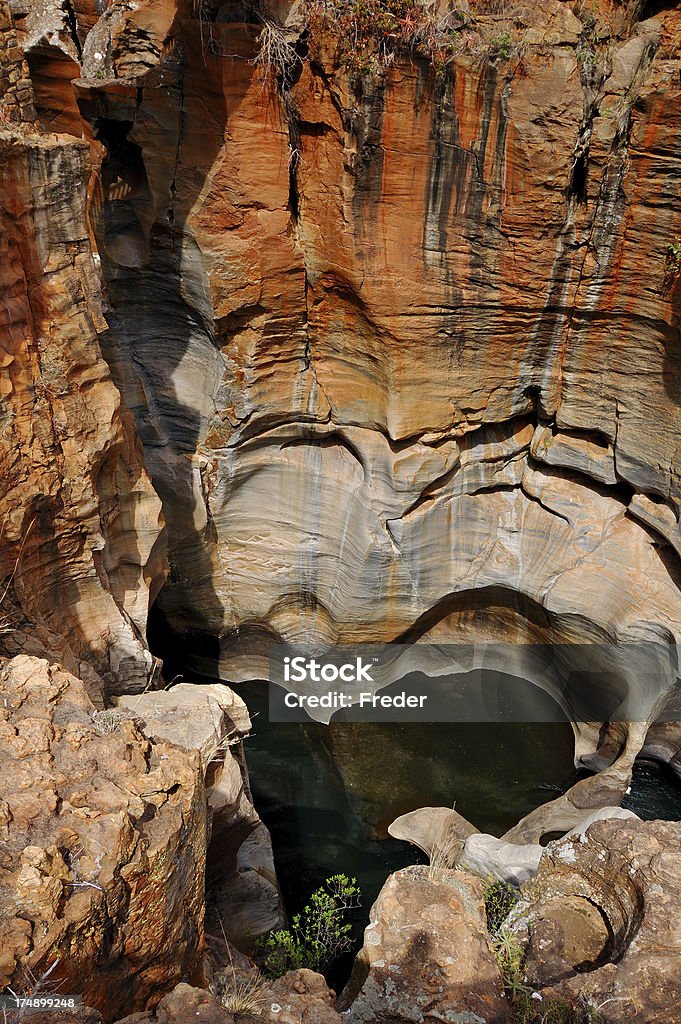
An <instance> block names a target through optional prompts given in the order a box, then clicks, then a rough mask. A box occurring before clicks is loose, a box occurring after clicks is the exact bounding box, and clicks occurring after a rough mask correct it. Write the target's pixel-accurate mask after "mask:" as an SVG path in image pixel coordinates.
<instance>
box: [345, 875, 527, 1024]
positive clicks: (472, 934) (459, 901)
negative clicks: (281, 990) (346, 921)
mask: <svg viewBox="0 0 681 1024" xmlns="http://www.w3.org/2000/svg"><path fill="white" fill-rule="evenodd" d="M339 1008H340V1009H341V1010H344V1011H347V1012H346V1013H344V1017H345V1020H346V1022H347V1024H403V1022H404V1024H424V1022H427V1024H435V1022H436V1021H437V1022H440V1021H443V1020H447V1021H466V1022H471V1024H478V1022H483V1021H484V1022H485V1024H502V1022H504V1021H506V1020H507V1019H508V1006H507V1003H506V1000H505V998H504V987H503V982H502V979H501V975H500V973H499V968H498V967H497V963H496V960H495V957H494V953H493V951H492V948H491V945H490V939H489V935H488V932H487V927H486V924H485V910H484V903H483V889H482V882H481V881H480V879H478V878H475V877H474V876H472V875H469V874H466V873H465V872H461V871H456V872H447V873H446V875H445V876H444V877H442V878H440V879H435V880H433V879H431V878H430V877H429V869H428V868H427V867H422V866H414V867H409V868H404V869H403V870H401V871H397V872H396V873H395V874H393V875H391V876H390V877H389V878H388V880H387V882H386V883H385V885H384V886H383V888H382V890H381V892H380V894H379V896H378V899H377V900H376V903H375V904H374V905H373V907H372V908H371V914H370V919H369V925H368V927H367V928H366V930H365V932H364V945H363V946H362V949H361V951H360V953H359V955H358V956H357V959H356V961H355V965H354V967H353V971H352V976H351V978H350V981H349V982H348V984H347V986H346V988H345V990H344V991H343V993H342V995H341V997H340V1000H339Z"/></svg>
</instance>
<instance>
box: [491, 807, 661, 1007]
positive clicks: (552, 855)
mask: <svg viewBox="0 0 681 1024" xmlns="http://www.w3.org/2000/svg"><path fill="white" fill-rule="evenodd" d="M680 839H681V825H679V824H678V823H676V822H673V823H672V822H661V821H646V822H641V821H637V822H632V821H601V822H597V823H595V824H593V825H591V826H590V828H589V829H588V831H587V832H586V833H585V834H584V835H580V836H576V837H571V838H565V839H562V840H560V841H559V842H556V843H553V844H551V846H550V847H549V848H548V849H547V850H546V852H545V854H544V857H543V859H542V861H541V863H540V865H539V871H538V873H537V875H536V877H535V879H534V880H533V881H532V882H530V883H528V884H527V885H526V886H524V887H523V896H522V899H521V901H520V903H519V904H518V905H517V907H516V908H515V909H514V910H513V912H512V914H511V917H510V919H509V920H510V924H511V927H512V928H513V929H514V930H515V931H516V932H517V934H518V935H520V936H525V937H527V936H528V934H529V935H530V938H529V944H528V946H527V962H526V968H525V969H526V971H527V976H528V979H529V980H530V982H531V983H532V984H533V985H536V986H551V990H552V991H555V992H557V993H558V994H562V995H564V996H569V997H571V998H573V999H576V998H577V997H578V996H579V994H580V993H582V994H583V996H584V997H586V998H588V999H589V1001H590V1003H591V1004H592V1005H593V1006H595V1007H599V1008H600V1010H599V1012H600V1014H601V1019H602V1020H603V1021H604V1024H625V1022H627V1024H663V1022H664V1024H678V1022H679V1021H681V987H680V986H681V981H680V979H681V972H680V970H679V964H680V961H681V925H680V923H679V916H678V899H679V895H678V888H679V878H680V877H681V873H680V870H679V868H680V862H681V854H680V852H679V840H680Z"/></svg>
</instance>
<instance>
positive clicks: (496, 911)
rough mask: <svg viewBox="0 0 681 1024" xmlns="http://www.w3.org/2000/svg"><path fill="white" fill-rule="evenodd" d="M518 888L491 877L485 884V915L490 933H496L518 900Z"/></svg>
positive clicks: (493, 934)
mask: <svg viewBox="0 0 681 1024" xmlns="http://www.w3.org/2000/svg"><path fill="white" fill-rule="evenodd" d="M518 897H519V894H518V890H517V889H514V888H513V886H512V885H509V883H508V882H501V881H498V880H497V879H492V881H490V882H488V883H487V885H486V886H485V890H484V898H485V916H486V918H487V930H488V931H489V933H490V935H492V936H495V935H498V934H499V932H500V930H501V927H502V925H503V924H504V921H505V920H506V918H507V917H508V915H509V914H510V913H511V911H512V910H513V908H514V906H515V905H516V903H517V902H518Z"/></svg>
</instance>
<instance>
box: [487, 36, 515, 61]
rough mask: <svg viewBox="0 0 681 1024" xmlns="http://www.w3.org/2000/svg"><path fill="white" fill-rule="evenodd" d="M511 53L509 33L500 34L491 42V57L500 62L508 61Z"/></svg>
mask: <svg viewBox="0 0 681 1024" xmlns="http://www.w3.org/2000/svg"><path fill="white" fill-rule="evenodd" d="M512 51H513V39H512V37H511V33H510V32H502V33H501V35H498V36H496V38H494V39H493V40H492V46H491V50H490V56H491V57H498V58H499V59H500V60H508V58H509V57H510V56H511V53H512Z"/></svg>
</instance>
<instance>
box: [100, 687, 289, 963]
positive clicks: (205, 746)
mask: <svg viewBox="0 0 681 1024" xmlns="http://www.w3.org/2000/svg"><path fill="white" fill-rule="evenodd" d="M116 703H117V705H118V707H119V708H125V709H127V710H128V711H129V712H130V713H131V714H133V715H134V716H135V718H136V720H137V721H138V724H140V727H141V728H142V729H143V731H144V735H145V736H148V737H151V738H153V739H154V740H156V741H158V740H159V739H165V740H169V741H170V742H171V743H174V744H175V745H176V746H178V747H180V748H182V749H184V750H199V752H200V754H201V759H202V762H203V766H204V772H205V776H206V787H207V792H206V797H207V802H208V813H209V815H210V843H209V846H208V852H207V865H206V886H207V892H206V899H207V904H208V907H207V917H206V927H207V929H209V930H210V931H211V932H212V933H213V934H214V935H216V936H219V935H220V933H221V932H224V933H225V934H226V936H227V938H228V939H229V940H230V941H231V942H233V943H234V944H235V945H236V946H237V947H238V948H239V949H241V950H251V949H252V948H253V945H254V944H255V942H256V941H257V939H258V938H259V937H260V936H261V935H265V934H266V933H267V932H269V931H272V930H273V929H276V928H280V927H283V926H284V924H285V914H284V906H283V902H282V898H281V893H280V891H279V883H278V881H277V873H276V870H275V867H274V857H273V853H272V840H271V838H270V834H269V831H268V829H267V827H266V826H265V825H264V823H263V822H262V820H261V819H260V816H259V815H258V813H257V811H256V809H255V807H254V806H253V802H252V799H251V793H250V784H249V779H248V771H247V769H246V763H245V755H244V745H243V738H244V737H245V736H247V735H248V733H249V732H250V730H251V720H250V718H249V715H248V710H247V708H246V705H245V704H244V702H243V701H242V700H241V698H240V697H239V696H238V695H237V694H236V693H234V691H233V690H230V689H229V687H228V686H223V685H221V684H213V685H210V686H201V685H197V684H192V683H180V684H178V685H176V686H173V687H171V688H170V689H169V690H164V691H161V692H149V693H143V694H138V695H136V696H130V697H120V698H119V699H118V700H117V702H116Z"/></svg>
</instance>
